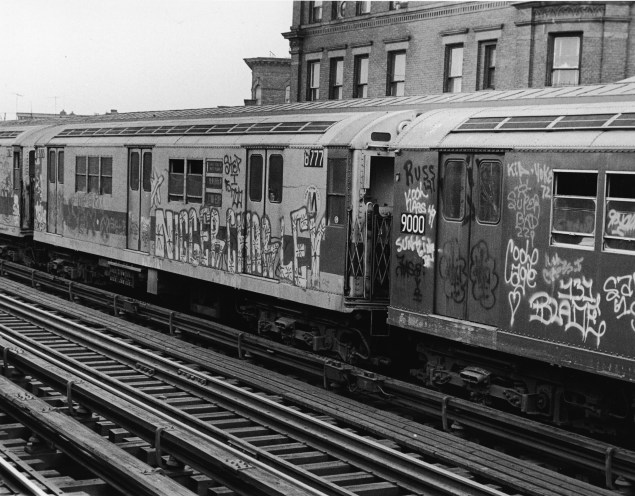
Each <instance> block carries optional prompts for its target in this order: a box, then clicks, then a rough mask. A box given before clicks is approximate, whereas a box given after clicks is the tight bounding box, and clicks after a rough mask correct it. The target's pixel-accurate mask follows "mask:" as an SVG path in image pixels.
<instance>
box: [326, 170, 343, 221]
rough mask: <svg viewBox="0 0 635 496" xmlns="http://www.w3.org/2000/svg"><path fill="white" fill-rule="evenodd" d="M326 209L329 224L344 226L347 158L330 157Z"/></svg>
mask: <svg viewBox="0 0 635 496" xmlns="http://www.w3.org/2000/svg"><path fill="white" fill-rule="evenodd" d="M326 209H327V215H328V221H329V226H343V225H344V222H345V214H346V159H344V158H330V159H328V181H327V191H326Z"/></svg>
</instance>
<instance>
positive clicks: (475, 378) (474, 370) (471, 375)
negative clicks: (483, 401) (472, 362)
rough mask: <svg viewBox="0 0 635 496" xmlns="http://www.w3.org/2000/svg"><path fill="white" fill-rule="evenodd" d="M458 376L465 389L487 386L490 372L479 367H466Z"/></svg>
mask: <svg viewBox="0 0 635 496" xmlns="http://www.w3.org/2000/svg"><path fill="white" fill-rule="evenodd" d="M459 376H460V377H461V379H462V380H463V382H464V383H465V385H466V386H467V387H474V386H487V385H488V384H489V382H490V376H491V372H490V371H489V370H485V369H482V368H480V367H466V368H464V369H463V370H461V372H459Z"/></svg>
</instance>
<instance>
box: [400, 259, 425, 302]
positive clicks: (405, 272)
mask: <svg viewBox="0 0 635 496" xmlns="http://www.w3.org/2000/svg"><path fill="white" fill-rule="evenodd" d="M397 260H398V265H397V268H396V269H395V274H396V275H397V277H401V278H404V279H411V278H414V281H415V290H414V294H413V295H412V299H413V300H414V301H416V302H418V303H420V302H421V301H422V300H423V294H422V293H421V275H422V274H423V270H424V267H423V263H422V262H413V261H411V260H407V259H406V256H405V255H397Z"/></svg>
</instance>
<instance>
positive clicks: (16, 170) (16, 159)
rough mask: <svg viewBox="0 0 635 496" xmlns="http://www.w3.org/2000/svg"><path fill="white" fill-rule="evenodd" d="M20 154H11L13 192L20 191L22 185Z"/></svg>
mask: <svg viewBox="0 0 635 496" xmlns="http://www.w3.org/2000/svg"><path fill="white" fill-rule="evenodd" d="M21 158H22V157H21V155H20V152H18V151H16V152H13V190H14V191H20V185H21V184H22V174H21V171H20V163H21Z"/></svg>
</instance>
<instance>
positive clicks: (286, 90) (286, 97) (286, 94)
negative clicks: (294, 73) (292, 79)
mask: <svg viewBox="0 0 635 496" xmlns="http://www.w3.org/2000/svg"><path fill="white" fill-rule="evenodd" d="M289 102H291V86H289V85H288V84H287V85H286V86H285V87H284V103H289Z"/></svg>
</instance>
